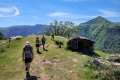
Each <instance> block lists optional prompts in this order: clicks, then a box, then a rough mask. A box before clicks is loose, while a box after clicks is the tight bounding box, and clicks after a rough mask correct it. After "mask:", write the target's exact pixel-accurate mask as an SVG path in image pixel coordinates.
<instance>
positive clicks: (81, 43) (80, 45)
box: [78, 41, 83, 51]
mask: <svg viewBox="0 0 120 80" xmlns="http://www.w3.org/2000/svg"><path fill="white" fill-rule="evenodd" d="M78 50H79V51H81V50H83V42H81V41H78Z"/></svg>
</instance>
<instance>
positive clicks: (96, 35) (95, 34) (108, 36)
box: [78, 17, 120, 53]
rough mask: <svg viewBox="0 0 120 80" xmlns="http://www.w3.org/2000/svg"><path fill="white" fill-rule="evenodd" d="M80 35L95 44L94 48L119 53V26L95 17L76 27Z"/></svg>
mask: <svg viewBox="0 0 120 80" xmlns="http://www.w3.org/2000/svg"><path fill="white" fill-rule="evenodd" d="M78 28H79V30H80V35H81V36H85V37H87V38H89V39H92V40H94V41H95V42H96V44H95V48H98V49H101V50H103V51H105V52H112V53H120V24H117V23H113V22H110V21H108V20H106V19H105V18H102V17H97V18H95V19H92V20H90V21H88V22H85V23H82V24H80V25H79V26H78Z"/></svg>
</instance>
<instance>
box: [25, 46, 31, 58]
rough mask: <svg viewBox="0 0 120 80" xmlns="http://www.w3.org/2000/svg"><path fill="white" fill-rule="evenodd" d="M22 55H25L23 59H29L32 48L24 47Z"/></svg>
mask: <svg viewBox="0 0 120 80" xmlns="http://www.w3.org/2000/svg"><path fill="white" fill-rule="evenodd" d="M24 53H25V58H30V57H31V54H32V47H31V46H29V47H27V46H25V47H24Z"/></svg>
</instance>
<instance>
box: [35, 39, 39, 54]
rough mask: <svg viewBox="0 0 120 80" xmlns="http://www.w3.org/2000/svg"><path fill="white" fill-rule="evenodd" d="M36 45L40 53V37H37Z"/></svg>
mask: <svg viewBox="0 0 120 80" xmlns="http://www.w3.org/2000/svg"><path fill="white" fill-rule="evenodd" d="M35 43H36V48H37V53H40V51H39V47H40V41H39V38H38V37H36V41H35Z"/></svg>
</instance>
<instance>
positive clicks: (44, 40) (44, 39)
mask: <svg viewBox="0 0 120 80" xmlns="http://www.w3.org/2000/svg"><path fill="white" fill-rule="evenodd" d="M41 41H42V45H43V50H46V49H45V42H46V38H45V36H44V35H43V37H42V39H41Z"/></svg>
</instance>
